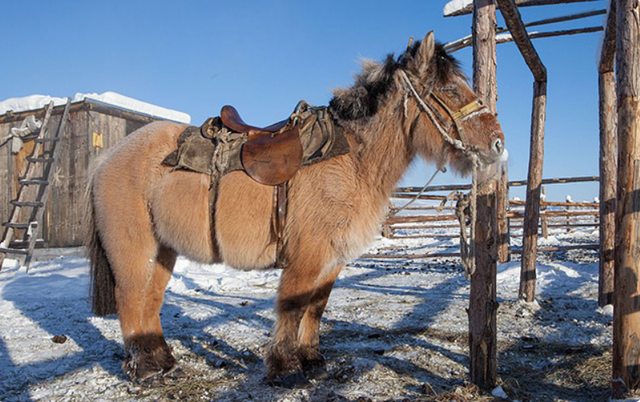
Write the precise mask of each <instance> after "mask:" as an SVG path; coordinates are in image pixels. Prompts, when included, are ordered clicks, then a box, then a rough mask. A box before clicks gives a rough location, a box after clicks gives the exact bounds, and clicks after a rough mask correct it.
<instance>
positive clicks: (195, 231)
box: [88, 32, 504, 386]
mask: <svg viewBox="0 0 640 402" xmlns="http://www.w3.org/2000/svg"><path fill="white" fill-rule="evenodd" d="M329 112H330V114H331V115H332V116H333V119H334V121H335V124H336V125H337V126H339V127H341V129H342V130H344V133H345V136H346V138H347V140H348V143H349V146H350V151H349V152H348V153H347V154H344V155H340V156H337V157H334V158H331V159H329V160H326V161H324V162H320V163H317V164H314V165H311V166H307V167H305V168H303V169H301V170H299V171H298V172H297V173H296V174H295V176H294V177H293V178H292V179H291V180H290V184H289V194H288V216H287V219H286V225H285V228H284V243H285V245H286V246H285V248H284V253H285V256H286V261H287V265H286V266H285V268H284V269H283V272H282V277H281V280H280V285H279V289H278V296H277V301H276V312H277V321H276V324H275V328H274V330H273V335H272V340H271V341H270V344H269V347H268V350H267V353H266V357H265V361H266V367H267V379H268V380H271V381H273V382H274V383H280V384H284V385H286V386H305V385H309V381H308V379H309V378H322V377H323V376H326V374H327V373H326V370H325V369H324V365H325V361H324V358H323V356H322V355H321V354H320V351H319V325H320V319H321V317H322V314H323V311H324V309H325V305H326V303H327V300H328V298H329V294H330V293H331V289H332V287H333V284H334V281H335V280H336V277H337V275H338V273H339V272H340V270H341V269H342V268H343V267H344V265H345V264H347V263H348V262H349V261H352V260H354V259H355V258H357V257H358V256H359V255H360V254H361V253H362V252H363V251H364V250H365V249H366V247H367V245H368V244H369V243H370V242H371V241H372V240H373V239H374V237H375V235H376V234H377V233H378V232H379V230H380V223H381V221H382V219H383V217H384V215H385V212H386V207H387V204H388V199H389V197H390V195H391V193H392V191H393V190H394V188H395V186H396V184H397V182H398V181H399V179H400V178H401V176H402V174H403V173H404V172H405V170H406V169H407V167H408V165H409V163H410V162H411V161H412V160H413V159H414V157H416V155H420V156H422V157H423V158H424V159H426V160H427V161H430V162H433V163H435V164H436V165H437V166H438V167H443V166H444V165H445V164H449V165H451V166H452V167H453V168H454V169H455V170H457V171H458V172H460V173H461V174H468V173H469V172H470V171H471V170H472V169H473V167H474V164H475V165H476V167H479V169H482V168H483V166H486V165H489V164H491V163H493V162H495V161H496V160H497V159H498V158H499V157H500V155H501V153H502V151H503V141H504V136H503V134H502V131H501V128H500V125H499V124H498V121H497V120H496V116H495V115H494V114H493V113H492V112H490V111H489V109H487V108H486V107H484V106H483V105H482V103H481V102H480V101H479V100H478V97H477V95H476V94H475V93H474V92H473V91H472V89H471V88H470V87H469V85H468V83H467V79H466V78H465V77H464V76H463V74H462V73H461V71H460V69H459V68H458V65H457V62H456V61H455V60H454V59H453V58H452V57H451V56H449V55H448V54H447V53H446V52H445V51H444V49H443V48H442V46H441V45H439V44H436V43H435V42H434V39H433V34H432V33H431V32H430V33H428V34H427V35H426V36H425V38H424V39H423V40H422V41H417V42H415V43H414V44H413V45H412V46H410V47H409V48H407V50H406V51H405V52H404V53H403V54H402V55H401V56H400V57H399V58H397V59H395V58H394V57H393V55H389V56H388V57H387V58H386V60H385V61H384V62H382V63H376V62H373V61H364V62H363V70H362V72H361V73H360V75H358V76H357V77H356V78H355V83H354V84H353V86H351V87H350V88H346V89H338V90H336V91H335V93H334V97H333V99H332V100H331V102H330V104H329ZM184 128H185V127H184V126H181V125H178V124H174V123H170V122H156V123H152V124H149V125H147V126H145V127H143V128H141V129H139V130H137V131H136V132H134V133H132V134H131V135H129V136H128V137H127V138H126V139H124V140H122V141H121V142H119V143H118V144H117V145H116V146H114V147H113V148H112V149H111V150H110V151H109V153H108V154H107V156H106V157H105V158H104V159H103V160H102V162H101V163H100V164H99V165H98V166H97V167H96V169H95V173H94V174H93V176H92V181H91V183H90V187H89V191H90V192H89V197H88V198H89V203H90V205H89V206H88V207H89V208H88V209H89V210H90V211H91V212H90V215H89V222H90V227H89V230H90V233H91V235H90V236H89V237H90V239H89V244H88V251H89V255H90V257H91V270H92V292H93V302H94V304H93V309H94V312H95V313H96V314H98V315H106V314H112V313H117V314H118V318H119V320H120V325H121V328H122V334H123V337H124V344H125V348H126V360H125V361H124V363H123V368H124V370H125V372H127V373H128V374H129V375H130V377H131V378H132V379H137V380H142V379H145V378H148V377H151V376H153V375H156V374H162V373H167V372H170V371H171V370H173V368H174V367H175V366H176V360H175V359H174V357H173V356H172V352H171V349H170V348H169V346H168V345H167V343H166V342H165V339H164V335H163V332H162V327H161V324H160V315H159V313H160V307H161V305H162V302H163V298H164V292H165V288H166V286H167V283H168V282H169V279H170V277H171V274H172V270H173V267H174V263H175V261H176V256H177V255H178V254H181V255H184V256H186V257H188V258H190V259H192V260H195V261H199V262H202V263H219V262H224V263H226V264H228V265H230V266H232V267H235V268H237V269H244V270H249V269H264V268H270V267H272V266H273V265H274V261H275V260H276V241H275V240H274V235H273V230H272V211H273V202H274V190H273V187H271V186H266V185H262V184H259V183H257V182H256V181H254V180H252V179H251V178H250V177H249V176H248V175H247V174H246V173H245V172H243V171H234V172H231V173H228V174H226V175H224V176H223V177H221V178H220V181H219V185H218V186H217V189H218V192H217V197H216V198H215V199H216V202H215V205H214V206H213V211H214V212H212V208H211V207H210V204H209V187H210V177H209V175H206V174H200V173H194V172H189V171H186V170H172V169H171V168H169V167H166V166H163V165H162V161H163V158H165V156H166V155H167V154H169V153H171V152H172V151H173V150H175V149H176V141H177V137H178V135H179V134H180V133H181V132H182V131H183V130H184ZM212 213H213V214H214V215H213V216H215V219H214V229H215V230H212V225H211V222H210V217H211V216H212V215H211V214H212ZM212 233H214V235H212ZM215 250H217V252H216V251H215Z"/></svg>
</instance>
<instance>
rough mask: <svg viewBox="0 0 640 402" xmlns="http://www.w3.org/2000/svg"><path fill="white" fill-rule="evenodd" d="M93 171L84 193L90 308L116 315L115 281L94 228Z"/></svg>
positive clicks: (97, 232)
mask: <svg viewBox="0 0 640 402" xmlns="http://www.w3.org/2000/svg"><path fill="white" fill-rule="evenodd" d="M94 177H95V169H94V172H93V174H91V175H90V180H89V183H88V185H87V189H86V191H85V200H84V203H85V228H86V229H87V232H86V236H85V239H86V243H85V249H86V253H87V257H88V258H89V261H90V266H91V272H90V276H91V282H90V285H89V289H90V290H89V292H90V294H91V307H92V310H93V313H94V314H96V315H99V316H105V315H109V314H115V313H117V309H116V294H115V288H116V281H115V277H114V276H113V271H112V270H111V264H109V259H108V257H107V253H106V252H105V250H104V247H103V246H102V239H101V238H100V231H99V229H98V227H97V226H96V218H95V204H94V200H93V178H94Z"/></svg>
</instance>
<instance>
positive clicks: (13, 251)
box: [0, 247, 29, 255]
mask: <svg viewBox="0 0 640 402" xmlns="http://www.w3.org/2000/svg"><path fill="white" fill-rule="evenodd" d="M0 253H4V254H22V255H27V254H29V250H23V249H19V248H5V247H0Z"/></svg>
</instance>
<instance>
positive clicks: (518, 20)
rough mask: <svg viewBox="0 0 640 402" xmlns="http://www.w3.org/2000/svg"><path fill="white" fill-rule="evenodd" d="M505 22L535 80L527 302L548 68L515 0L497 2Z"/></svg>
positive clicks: (523, 278)
mask: <svg viewBox="0 0 640 402" xmlns="http://www.w3.org/2000/svg"><path fill="white" fill-rule="evenodd" d="M497 1H498V5H499V6H500V11H501V13H502V16H503V17H504V20H505V23H506V24H507V27H508V28H509V31H510V32H511V35H512V36H513V40H514V42H515V43H516V45H518V49H519V50H520V53H521V54H522V57H523V58H524V61H525V62H526V63H527V66H529V69H530V70H531V73H532V74H533V77H534V79H535V82H534V84H533V111H532V114H531V145H530V149H529V174H528V176H527V203H526V205H525V210H524V230H523V239H522V270H521V271H520V292H519V297H520V298H521V299H524V300H526V301H528V302H532V301H534V300H535V290H536V254H537V248H538V222H539V219H540V185H541V183H542V160H543V155H544V122H545V118H546V107H547V69H546V68H545V66H544V64H542V61H541V60H540V56H538V52H536V49H535V48H534V47H533V44H532V43H531V38H529V35H528V34H527V30H526V29H525V27H524V23H523V22H522V17H520V11H519V10H518V7H517V6H516V4H515V2H514V0H497Z"/></svg>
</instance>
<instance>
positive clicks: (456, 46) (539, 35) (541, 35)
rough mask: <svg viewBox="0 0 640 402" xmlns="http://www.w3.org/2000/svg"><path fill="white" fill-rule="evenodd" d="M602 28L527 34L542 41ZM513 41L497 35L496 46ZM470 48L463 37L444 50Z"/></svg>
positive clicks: (593, 27) (469, 42) (467, 41)
mask: <svg viewBox="0 0 640 402" xmlns="http://www.w3.org/2000/svg"><path fill="white" fill-rule="evenodd" d="M602 30H603V28H602V26H600V25H596V26H592V27H585V28H574V29H561V30H557V31H546V32H532V33H528V34H527V35H528V36H529V39H532V40H533V39H543V38H555V37H558V36H571V35H579V34H584V33H594V32H600V31H602ZM513 41H514V39H513V37H511V36H504V35H498V38H496V44H498V45H501V44H503V43H511V42H513ZM469 46H471V41H470V40H469V38H468V37H464V38H462V39H458V40H457V41H455V42H451V43H448V44H447V45H445V49H446V50H447V52H448V53H454V52H457V51H458V50H461V49H464V48H467V47H469Z"/></svg>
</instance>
